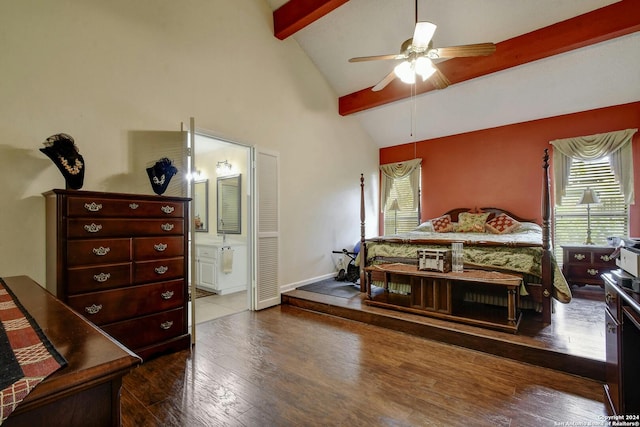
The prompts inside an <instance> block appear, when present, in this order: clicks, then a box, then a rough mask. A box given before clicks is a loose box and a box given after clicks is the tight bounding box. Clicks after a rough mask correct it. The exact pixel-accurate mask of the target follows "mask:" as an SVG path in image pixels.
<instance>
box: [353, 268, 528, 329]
mask: <svg viewBox="0 0 640 427" xmlns="http://www.w3.org/2000/svg"><path fill="white" fill-rule="evenodd" d="M365 271H366V284H365V287H366V292H367V297H368V298H367V299H366V300H365V303H366V304H369V305H374V306H379V307H385V308H392V309H395V310H401V311H406V312H410V313H414V314H421V315H425V316H431V317H438V318H442V319H447V320H454V321H459V322H463V323H468V324H472V325H477V326H485V327H490V328H493V329H500V330H504V331H509V332H513V333H515V332H517V331H518V326H519V324H520V319H521V317H522V315H521V313H520V312H519V311H518V290H519V288H520V286H521V284H522V277H520V276H517V275H513V274H505V273H500V272H496V271H484V270H465V271H464V272H460V273H453V272H449V273H441V272H437V271H425V270H418V268H417V266H415V265H408V264H400V263H394V264H381V265H374V266H369V267H367V268H365ZM374 280H376V281H382V282H383V283H384V285H383V289H384V291H383V292H382V293H378V294H376V295H374V294H373V293H372V281H374ZM391 282H394V283H404V284H407V285H409V286H410V289H411V291H410V293H409V294H408V295H397V294H395V295H394V294H393V293H392V292H389V283H391ZM464 286H477V287H491V288H495V287H498V288H502V289H503V291H505V293H506V300H507V307H506V310H505V309H504V308H502V307H499V308H497V309H494V308H493V307H490V306H485V305H482V306H480V305H479V304H475V306H472V305H469V304H467V305H465V304H464V303H463V302H462V299H461V298H458V297H457V295H460V292H459V291H462V290H463V289H462V288H463V287H464ZM457 288H459V289H457ZM505 311H506V313H505Z"/></svg>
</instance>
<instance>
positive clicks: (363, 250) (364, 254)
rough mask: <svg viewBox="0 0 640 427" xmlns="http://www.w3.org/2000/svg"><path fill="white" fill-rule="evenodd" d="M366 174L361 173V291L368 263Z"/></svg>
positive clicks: (363, 289) (363, 286)
mask: <svg viewBox="0 0 640 427" xmlns="http://www.w3.org/2000/svg"><path fill="white" fill-rule="evenodd" d="M364 219H365V215H364V174H362V173H361V174H360V292H365V291H366V287H365V273H364V268H365V267H366V265H367V247H366V246H365V244H364V234H365V233H364V228H365V227H364Z"/></svg>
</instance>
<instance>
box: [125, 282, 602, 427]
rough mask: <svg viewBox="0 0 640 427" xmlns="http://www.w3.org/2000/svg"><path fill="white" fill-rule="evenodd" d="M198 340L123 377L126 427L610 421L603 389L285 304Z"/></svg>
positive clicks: (219, 322) (204, 328)
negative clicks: (604, 419)
mask: <svg viewBox="0 0 640 427" xmlns="http://www.w3.org/2000/svg"><path fill="white" fill-rule="evenodd" d="M299 292H302V291H299ZM343 299H345V298H343ZM558 323H560V322H558ZM557 327H558V328H561V325H557ZM585 327H586V326H585ZM197 337H198V342H197V343H196V344H195V346H194V347H193V349H192V350H191V351H189V350H185V351H182V352H178V353H174V354H170V355H166V356H161V357H159V358H156V359H153V360H150V361H148V362H145V363H144V364H143V365H141V366H140V367H138V368H137V369H135V370H134V371H133V372H132V373H131V374H129V375H127V376H126V377H125V378H124V383H123V390H122V412H123V419H122V422H123V426H125V427H132V426H136V427H137V426H218V425H220V426H222V425H229V426H332V425H342V426H361V425H362V426H376V425H385V426H390V425H391V426H414V425H415V426H423V425H433V426H470V425H473V426H515V425H518V426H537V427H538V426H557V425H559V424H558V423H561V422H564V423H574V424H573V425H600V424H602V422H603V421H602V420H603V417H604V416H605V415H606V413H605V406H604V403H603V392H602V384H601V383H600V382H599V381H595V380H592V379H587V378H584V377H580V376H577V375H571V374H567V373H565V372H560V371H557V370H552V369H548V368H544V367H540V366H534V365H532V364H530V363H522V362H518V361H515V360H511V359H507V358H503V357H497V356H495V355H491V354H487V353H484V352H480V351H475V350H470V349H468V348H463V347H460V346H454V345H450V344H446V343H442V342H437V341H434V340H430V339H424V338H422V337H419V336H415V335H412V334H411V333H403V332H400V331H395V330H393V329H389V328H386V327H378V326H373V325H370V324H367V323H364V322H359V321H353V320H349V319H345V318H340V317H336V316H332V315H327V314H323V313H318V312H312V311H308V310H304V309H301V308H299V307H295V306H293V305H288V304H283V305H280V306H277V307H274V308H270V309H267V310H263V311H260V312H249V311H245V312H241V313H238V314H234V315H230V316H226V317H223V318H219V319H215V320H212V321H209V322H205V323H201V324H199V325H197ZM565 344H566V345H567V346H568V347H571V344H570V343H569V344H567V343H565ZM565 425H568V424H565Z"/></svg>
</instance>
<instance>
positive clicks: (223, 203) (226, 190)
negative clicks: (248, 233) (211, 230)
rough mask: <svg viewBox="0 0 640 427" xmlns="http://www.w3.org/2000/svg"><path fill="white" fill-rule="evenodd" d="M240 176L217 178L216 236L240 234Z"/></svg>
mask: <svg viewBox="0 0 640 427" xmlns="http://www.w3.org/2000/svg"><path fill="white" fill-rule="evenodd" d="M241 188H242V187H241V185H240V174H238V175H232V176H225V177H220V178H218V191H217V194H218V221H217V223H218V234H240V232H241V220H240V214H241V210H240V207H241V206H240V196H241V195H240V192H241Z"/></svg>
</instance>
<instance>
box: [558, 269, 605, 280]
mask: <svg viewBox="0 0 640 427" xmlns="http://www.w3.org/2000/svg"><path fill="white" fill-rule="evenodd" d="M564 267H565V268H564V274H565V275H568V276H569V277H571V280H589V281H595V282H597V283H602V278H600V275H601V274H603V273H606V272H608V271H609V269H606V268H604V269H603V268H599V267H598V266H590V265H565V266H564Z"/></svg>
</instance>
